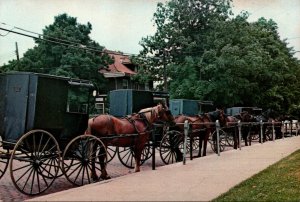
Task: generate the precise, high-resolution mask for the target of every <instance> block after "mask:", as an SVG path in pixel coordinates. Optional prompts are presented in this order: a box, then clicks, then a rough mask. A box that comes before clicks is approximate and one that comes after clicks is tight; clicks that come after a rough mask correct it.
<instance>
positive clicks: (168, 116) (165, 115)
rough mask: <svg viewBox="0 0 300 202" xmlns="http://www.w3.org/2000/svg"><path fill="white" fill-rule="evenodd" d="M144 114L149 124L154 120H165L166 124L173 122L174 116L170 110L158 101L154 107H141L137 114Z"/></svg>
mask: <svg viewBox="0 0 300 202" xmlns="http://www.w3.org/2000/svg"><path fill="white" fill-rule="evenodd" d="M141 113H142V114H144V116H145V117H146V119H147V120H148V122H149V123H150V124H152V123H153V122H156V121H162V122H167V123H168V124H173V125H174V124H175V122H174V117H173V116H172V113H171V111H170V110H169V109H168V107H167V106H166V105H164V104H161V103H159V104H158V105H157V106H155V107H151V108H146V109H142V110H140V111H139V114H141Z"/></svg>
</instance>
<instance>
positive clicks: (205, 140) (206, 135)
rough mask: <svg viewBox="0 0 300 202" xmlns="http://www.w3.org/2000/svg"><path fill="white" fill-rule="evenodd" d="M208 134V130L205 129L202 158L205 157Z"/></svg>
mask: <svg viewBox="0 0 300 202" xmlns="http://www.w3.org/2000/svg"><path fill="white" fill-rule="evenodd" d="M210 132H211V131H210V130H207V129H206V132H205V136H204V139H203V156H206V149H207V141H208V138H209V135H210Z"/></svg>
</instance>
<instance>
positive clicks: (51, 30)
mask: <svg viewBox="0 0 300 202" xmlns="http://www.w3.org/2000/svg"><path fill="white" fill-rule="evenodd" d="M91 30H92V25H91V24H90V23H89V22H88V23H87V24H86V25H84V24H80V23H78V22H77V18H75V17H71V16H68V15H67V14H61V15H58V16H56V17H55V18H54V23H53V24H51V25H49V26H46V27H45V29H43V35H42V37H41V38H40V39H35V43H36V46H35V47H34V48H32V49H29V50H28V51H27V52H26V53H25V54H24V57H23V58H22V59H21V60H20V62H18V61H15V60H13V61H10V62H9V64H8V65H5V66H4V67H3V68H4V69H5V71H11V70H17V71H30V72H39V73H46V74H52V75H59V76H66V77H72V78H81V79H88V80H91V81H93V82H94V83H95V84H96V85H97V87H98V88H100V89H101V88H103V87H104V79H103V78H102V75H101V74H99V73H98V70H99V67H101V66H106V65H107V64H109V63H111V62H112V59H111V58H110V57H109V56H108V55H107V54H103V53H102V50H103V48H104V47H103V46H100V45H99V44H98V43H97V42H95V41H93V40H92V39H91V38H90V37H89V34H90V33H91ZM84 47H88V48H89V49H93V50H87V49H83V48H84Z"/></svg>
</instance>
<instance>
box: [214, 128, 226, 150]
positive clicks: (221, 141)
mask: <svg viewBox="0 0 300 202" xmlns="http://www.w3.org/2000/svg"><path fill="white" fill-rule="evenodd" d="M226 136H227V134H226V133H225V132H224V130H219V137H220V138H219V148H220V152H222V151H224V150H225V146H226ZM210 143H211V149H212V150H213V151H214V152H215V153H218V147H217V131H214V132H213V133H212V140H211V141H210Z"/></svg>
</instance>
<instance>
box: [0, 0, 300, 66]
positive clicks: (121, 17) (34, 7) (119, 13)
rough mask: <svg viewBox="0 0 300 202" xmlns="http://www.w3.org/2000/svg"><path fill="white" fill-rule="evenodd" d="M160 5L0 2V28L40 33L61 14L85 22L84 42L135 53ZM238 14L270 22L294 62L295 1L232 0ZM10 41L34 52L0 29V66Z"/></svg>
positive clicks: (141, 1)
mask: <svg viewBox="0 0 300 202" xmlns="http://www.w3.org/2000/svg"><path fill="white" fill-rule="evenodd" d="M160 1H163V2H165V1H166V0H85V1H84V0H0V27H1V28H4V29H9V30H11V29H13V27H19V28H23V29H26V30H29V31H33V32H36V33H42V30H43V29H44V28H45V26H48V25H50V24H52V23H53V22H54V16H57V15H59V14H62V13H67V14H68V15H70V16H72V17H77V20H78V22H79V23H81V24H87V22H90V23H91V24H92V26H93V29H92V33H91V34H90V37H91V38H92V39H93V40H95V41H97V42H98V43H99V44H100V45H102V46H104V47H105V48H107V49H109V50H117V51H122V52H124V53H129V54H137V53H138V52H139V50H141V49H142V47H141V46H140V45H139V42H140V41H141V39H142V37H146V36H148V35H153V34H154V33H155V26H154V22H153V21H152V18H153V14H154V12H155V11H156V5H157V3H158V2H160ZM243 10H244V11H248V12H249V13H250V18H249V21H256V20H257V19H258V18H260V17H265V18H266V19H270V18H271V19H273V20H274V21H275V22H276V23H277V24H278V30H279V34H280V37H281V39H288V42H289V47H294V49H295V51H299V52H298V53H296V56H297V57H298V58H299V59H300V23H299V22H300V21H299V19H300V12H299V11H300V0H233V12H234V13H235V14H238V13H239V12H241V11H243ZM3 23H5V24H3ZM14 31H20V30H16V29H14ZM16 42H17V44H18V49H19V54H20V57H22V56H23V54H24V52H26V51H27V50H28V49H29V48H33V47H34V41H33V39H31V38H27V37H24V36H19V35H16V34H13V33H8V32H6V31H2V30H0V66H1V65H2V64H3V63H7V62H8V61H9V60H12V59H16V54H15V50H16Z"/></svg>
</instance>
